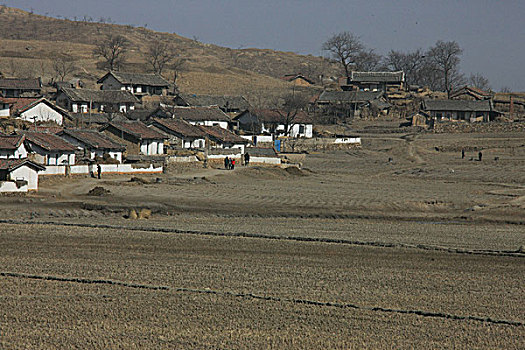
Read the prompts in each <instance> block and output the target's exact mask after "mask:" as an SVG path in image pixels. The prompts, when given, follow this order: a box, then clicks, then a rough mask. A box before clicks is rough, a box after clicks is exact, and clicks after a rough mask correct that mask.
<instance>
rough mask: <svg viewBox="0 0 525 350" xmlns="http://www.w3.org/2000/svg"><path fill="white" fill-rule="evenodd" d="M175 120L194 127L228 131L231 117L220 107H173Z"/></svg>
mask: <svg viewBox="0 0 525 350" xmlns="http://www.w3.org/2000/svg"><path fill="white" fill-rule="evenodd" d="M171 111H172V113H173V118H175V119H177V118H178V119H184V120H185V121H187V122H189V123H190V124H193V125H206V126H220V127H221V128H223V129H228V125H229V123H230V117H228V116H227V115H226V114H225V113H224V112H223V111H221V110H220V109H219V108H218V107H173V108H172V109H171Z"/></svg>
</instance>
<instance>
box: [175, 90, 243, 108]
mask: <svg viewBox="0 0 525 350" xmlns="http://www.w3.org/2000/svg"><path fill="white" fill-rule="evenodd" d="M178 97H180V98H181V99H182V100H184V101H185V102H186V103H187V105H188V106H193V107H209V106H217V107H219V108H225V109H226V108H227V109H239V110H241V111H242V110H247V109H248V108H250V103H249V102H248V101H247V100H246V99H245V98H244V97H243V96H219V95H192V94H179V95H178Z"/></svg>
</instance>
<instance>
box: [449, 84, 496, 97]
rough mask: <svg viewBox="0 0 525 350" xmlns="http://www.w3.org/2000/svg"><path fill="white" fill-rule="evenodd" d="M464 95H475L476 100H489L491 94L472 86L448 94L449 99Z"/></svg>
mask: <svg viewBox="0 0 525 350" xmlns="http://www.w3.org/2000/svg"><path fill="white" fill-rule="evenodd" d="M464 93H472V94H474V95H476V97H478V98H480V99H481V98H490V97H491V96H492V93H490V92H488V91H484V90H481V89H478V88H477V87H474V86H468V85H466V86H463V87H462V88H460V89H458V90H456V91H454V92H452V93H451V94H450V97H451V98H454V97H456V96H460V95H462V94H464Z"/></svg>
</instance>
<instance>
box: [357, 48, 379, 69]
mask: <svg viewBox="0 0 525 350" xmlns="http://www.w3.org/2000/svg"><path fill="white" fill-rule="evenodd" d="M382 60H383V57H382V56H381V55H379V54H377V53H375V51H374V50H373V49H363V50H361V52H359V53H358V54H357V56H356V57H355V66H356V70H358V71H364V72H374V71H378V70H381V68H383V67H382Z"/></svg>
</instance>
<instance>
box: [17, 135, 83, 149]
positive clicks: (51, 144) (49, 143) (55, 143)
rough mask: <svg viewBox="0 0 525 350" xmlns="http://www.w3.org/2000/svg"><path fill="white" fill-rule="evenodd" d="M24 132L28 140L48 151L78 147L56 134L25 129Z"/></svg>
mask: <svg viewBox="0 0 525 350" xmlns="http://www.w3.org/2000/svg"><path fill="white" fill-rule="evenodd" d="M22 133H23V134H24V135H25V137H26V141H28V142H30V143H34V144H35V145H37V146H40V147H41V148H43V149H45V150H46V151H75V150H76V149H77V147H75V146H74V145H72V144H70V143H69V142H67V141H66V140H64V139H62V138H61V137H59V136H57V135H55V134H50V133H46V132H31V131H23V132H22Z"/></svg>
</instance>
